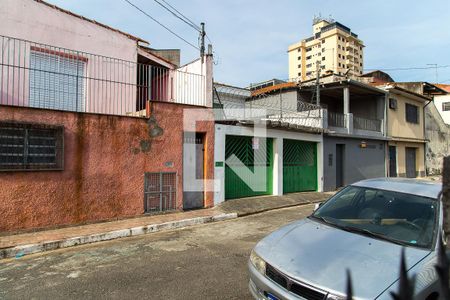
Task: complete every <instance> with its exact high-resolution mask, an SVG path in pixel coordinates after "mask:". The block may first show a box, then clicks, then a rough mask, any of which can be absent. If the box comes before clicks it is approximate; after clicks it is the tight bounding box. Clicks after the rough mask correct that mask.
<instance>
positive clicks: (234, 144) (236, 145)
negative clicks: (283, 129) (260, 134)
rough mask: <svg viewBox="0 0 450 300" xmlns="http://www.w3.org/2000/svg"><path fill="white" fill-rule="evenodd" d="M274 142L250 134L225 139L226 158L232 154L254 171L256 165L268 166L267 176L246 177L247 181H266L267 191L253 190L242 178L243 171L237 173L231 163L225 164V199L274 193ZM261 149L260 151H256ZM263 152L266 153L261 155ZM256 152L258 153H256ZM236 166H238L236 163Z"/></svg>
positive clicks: (228, 136)
mask: <svg viewBox="0 0 450 300" xmlns="http://www.w3.org/2000/svg"><path fill="white" fill-rule="evenodd" d="M272 145H273V143H272V139H271V138H266V139H263V138H253V137H250V136H230V135H227V136H226V139H225V160H227V159H228V158H229V157H230V156H231V155H233V154H234V155H236V157H237V158H238V159H239V160H240V161H241V162H242V163H243V164H244V165H245V168H249V169H250V170H251V171H252V172H253V171H254V167H255V166H264V167H265V168H266V178H257V176H251V177H250V178H245V181H247V182H254V183H255V181H260V182H263V181H265V185H266V188H265V191H253V190H252V189H251V188H250V187H249V186H248V185H247V184H246V183H245V181H244V180H243V179H242V178H241V176H243V175H244V171H243V172H239V171H237V172H238V174H237V173H235V172H234V171H233V170H232V169H231V167H230V165H229V164H228V163H227V164H226V165H225V199H235V198H242V197H250V196H259V195H270V194H272V180H273V179H272V173H273V171H272V168H273V146H272ZM256 149H259V150H258V151H255V150H256ZM261 153H266V155H265V157H264V155H261ZM255 154H256V155H255ZM234 167H236V168H237V167H238V166H237V165H234Z"/></svg>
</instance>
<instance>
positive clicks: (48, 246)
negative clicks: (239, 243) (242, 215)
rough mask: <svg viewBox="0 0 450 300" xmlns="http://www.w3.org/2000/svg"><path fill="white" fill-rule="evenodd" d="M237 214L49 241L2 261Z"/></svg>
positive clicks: (11, 252)
mask: <svg viewBox="0 0 450 300" xmlns="http://www.w3.org/2000/svg"><path fill="white" fill-rule="evenodd" d="M237 217H238V215H237V213H226V214H225V213H224V214H220V215H216V216H207V217H197V218H191V219H184V220H178V221H170V222H165V223H159V224H150V225H143V226H138V227H132V228H126V229H120V230H114V231H109V232H105V233H95V234H90V235H84V236H80V237H73V238H67V239H61V240H55V241H47V242H42V243H37V244H29V245H21V246H15V247H9V248H3V249H0V259H4V258H11V257H17V258H19V257H22V256H24V255H29V254H33V253H39V252H44V251H50V250H56V249H61V248H68V247H73V246H77V245H84V244H91V243H95V242H101V241H109V240H114V239H118V238H123V237H130V236H138V235H143V234H147V233H152V232H159V231H163V230H169V229H176V228H183V227H188V226H193V225H198V224H205V223H211V222H219V221H225V220H230V219H235V218H237Z"/></svg>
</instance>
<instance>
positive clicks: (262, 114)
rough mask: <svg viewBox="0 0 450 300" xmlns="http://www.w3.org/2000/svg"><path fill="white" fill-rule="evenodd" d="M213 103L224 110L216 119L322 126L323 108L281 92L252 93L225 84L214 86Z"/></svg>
mask: <svg viewBox="0 0 450 300" xmlns="http://www.w3.org/2000/svg"><path fill="white" fill-rule="evenodd" d="M214 89H215V92H214V105H215V107H216V108H219V107H220V108H221V109H222V113H221V114H220V115H217V114H216V119H221V120H237V121H271V122H278V123H280V124H286V125H288V126H289V125H290V126H300V127H308V128H323V123H322V117H323V111H322V108H321V107H320V106H318V105H315V104H312V103H307V102H303V101H299V100H297V98H295V99H293V98H291V99H289V98H288V97H287V96H286V95H284V94H283V93H281V94H259V95H257V96H252V95H251V92H250V90H246V89H242V88H233V87H227V86H222V85H217V84H216V85H215V87H214Z"/></svg>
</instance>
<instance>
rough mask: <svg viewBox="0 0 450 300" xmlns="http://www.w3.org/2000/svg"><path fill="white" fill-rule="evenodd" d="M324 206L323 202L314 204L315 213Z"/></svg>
mask: <svg viewBox="0 0 450 300" xmlns="http://www.w3.org/2000/svg"><path fill="white" fill-rule="evenodd" d="M321 206H322V202H320V203H316V204H314V211H316V210H318V209H319V207H321Z"/></svg>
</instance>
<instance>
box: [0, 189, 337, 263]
mask: <svg viewBox="0 0 450 300" xmlns="http://www.w3.org/2000/svg"><path fill="white" fill-rule="evenodd" d="M332 194H333V193H314V192H310V193H295V194H288V195H284V196H262V197H251V198H242V199H234V200H229V201H226V202H224V203H221V204H220V205H218V206H216V207H215V208H209V209H200V210H194V211H187V212H175V213H168V214H162V215H149V216H142V217H136V218H130V219H124V220H118V221H110V222H102V223H95V224H89V225H81V226H72V227H65V228H60V229H52V230H44V231H37V232H32V233H22V234H15V235H5V236H0V259H2V258H10V257H16V258H19V257H22V256H24V255H27V254H32V253H37V252H43V251H49V250H56V249H59V248H66V247H72V246H76V245H82V244H89V243H94V242H100V241H107V240H112V239H117V238H122V237H129V236H136V235H141V234H146V233H151V232H158V231H162V230H169V229H175V228H182V227H187V226H192V225H197V224H204V223H209V222H217V221H222V220H229V219H234V218H237V217H238V216H245V215H249V214H255V213H259V212H264V211H267V210H272V209H277V208H283V207H290V206H296V205H306V204H310V203H316V202H320V201H323V200H325V199H327V198H328V197H330V196H331V195H332Z"/></svg>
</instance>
